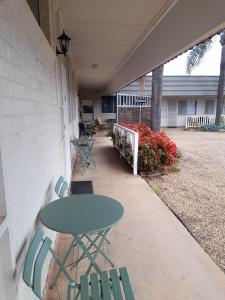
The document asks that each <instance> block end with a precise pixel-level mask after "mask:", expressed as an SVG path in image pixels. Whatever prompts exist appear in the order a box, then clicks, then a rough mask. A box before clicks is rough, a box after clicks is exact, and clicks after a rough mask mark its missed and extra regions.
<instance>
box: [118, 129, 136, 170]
mask: <svg viewBox="0 0 225 300" xmlns="http://www.w3.org/2000/svg"><path fill="white" fill-rule="evenodd" d="M113 133H114V140H113V142H114V147H115V148H116V149H117V150H118V151H119V153H120V155H121V156H123V157H124V158H125V159H126V161H127V162H128V164H129V165H130V166H131V167H132V168H133V174H134V175H137V172H138V133H137V132H135V131H133V130H130V129H128V128H126V127H124V126H121V125H119V124H117V123H114V125H113Z"/></svg>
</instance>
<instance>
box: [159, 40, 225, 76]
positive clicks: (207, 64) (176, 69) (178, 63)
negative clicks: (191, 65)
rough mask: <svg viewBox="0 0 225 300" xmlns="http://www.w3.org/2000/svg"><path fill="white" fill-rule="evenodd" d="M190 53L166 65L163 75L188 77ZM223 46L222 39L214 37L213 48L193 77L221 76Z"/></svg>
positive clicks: (194, 71)
mask: <svg viewBox="0 0 225 300" xmlns="http://www.w3.org/2000/svg"><path fill="white" fill-rule="evenodd" d="M187 56H188V52H187V53H184V54H182V55H180V56H178V57H177V58H175V59H173V60H172V61H170V62H168V63H167V64H165V65H164V73H163V75H187V74H186V60H187ZM220 56H221V45H220V37H219V36H216V37H214V43H213V46H212V48H211V49H210V50H209V51H208V52H207V54H206V56H205V57H204V59H203V61H202V62H201V64H200V65H199V66H198V67H196V68H195V69H193V71H192V73H191V75H219V71H220Z"/></svg>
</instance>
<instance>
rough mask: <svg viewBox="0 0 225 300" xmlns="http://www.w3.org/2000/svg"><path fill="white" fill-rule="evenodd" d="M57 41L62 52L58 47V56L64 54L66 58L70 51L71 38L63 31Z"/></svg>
mask: <svg viewBox="0 0 225 300" xmlns="http://www.w3.org/2000/svg"><path fill="white" fill-rule="evenodd" d="M57 39H58V40H59V44H60V48H61V50H59V49H58V48H57V47H56V55H59V54H63V55H64V56H66V53H67V52H68V50H69V41H70V40H71V38H69V37H68V35H66V34H65V31H64V30H63V33H62V34H61V35H60V36H59V37H58V38H57Z"/></svg>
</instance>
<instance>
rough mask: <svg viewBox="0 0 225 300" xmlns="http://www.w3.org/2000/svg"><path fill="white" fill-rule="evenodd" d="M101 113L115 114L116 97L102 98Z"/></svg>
mask: <svg viewBox="0 0 225 300" xmlns="http://www.w3.org/2000/svg"><path fill="white" fill-rule="evenodd" d="M101 99H102V113H116V96H102V97H101Z"/></svg>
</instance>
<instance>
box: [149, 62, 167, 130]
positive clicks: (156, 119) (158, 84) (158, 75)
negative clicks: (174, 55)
mask: <svg viewBox="0 0 225 300" xmlns="http://www.w3.org/2000/svg"><path fill="white" fill-rule="evenodd" d="M163 70H164V65H161V66H160V67H158V68H156V69H154V70H153V71H152V100H151V126H150V127H151V129H152V130H153V131H154V132H159V131H160V125H161V101H162V84H163Z"/></svg>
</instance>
